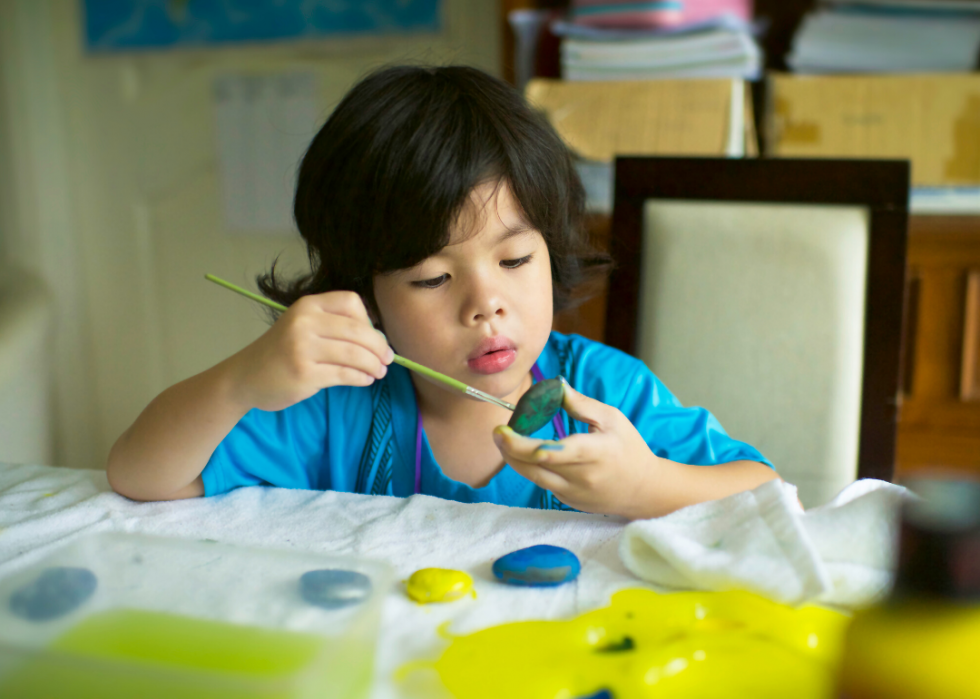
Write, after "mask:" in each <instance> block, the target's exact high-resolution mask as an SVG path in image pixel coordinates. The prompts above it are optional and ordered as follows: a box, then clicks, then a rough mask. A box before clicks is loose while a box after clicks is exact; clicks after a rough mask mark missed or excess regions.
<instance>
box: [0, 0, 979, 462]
mask: <svg viewBox="0 0 980 699" xmlns="http://www.w3.org/2000/svg"><path fill="white" fill-rule="evenodd" d="M978 49H980V2H974V1H973V0H864V1H863V2H844V1H840V2H824V3H818V2H817V1H816V0H755V2H754V3H752V2H750V0H712V1H711V2H708V1H705V2H696V1H695V0H688V1H687V2H683V3H682V2H679V1H678V2H660V3H630V2H618V3H609V2H600V1H598V0H592V1H591V2H590V1H586V0H581V1H577V0H554V1H551V2H549V1H546V0H539V1H537V2H534V1H533V0H527V1H521V0H364V1H363V2H342V1H340V0H333V1H327V0H323V1H322V2H312V1H306V2H300V1H299V0H295V1H288V2H272V1H271V0H269V1H266V2H262V1H260V0H254V1H253V2H250V3H248V2H232V1H231V0H228V1H226V2H217V1H213V2H212V1H209V0H183V1H178V0H127V1H126V2H107V1H105V0H0V461H6V462H25V463H43V464H55V465H64V466H70V467H75V468H103V467H104V464H105V460H106V456H107V454H108V450H109V448H110V446H111V445H112V443H113V442H114V441H115V439H116V438H117V437H118V436H119V434H120V433H121V432H122V431H123V430H124V429H125V428H126V427H127V426H128V425H129V424H130V423H131V422H132V420H133V419H134V418H135V417H136V416H137V415H138V414H139V412H140V410H142V408H143V407H144V406H145V405H146V404H147V403H148V402H149V401H150V400H151V399H152V398H153V396H155V395H156V394H157V393H159V392H160V391H161V390H163V389H164V388H165V387H167V386H169V385H171V384H173V383H175V382H177V381H179V380H181V379H184V378H186V377H188V376H190V375H192V374H194V373H197V372H199V371H201V370H203V369H205V368H207V367H209V366H211V365H213V364H215V363H216V362H218V361H220V360H221V359H223V358H225V357H226V356H228V355H230V354H232V353H233V352H235V351H237V350H238V349H240V348H241V347H242V346H243V345H245V344H247V343H248V342H250V341H251V340H252V339H254V338H255V337H257V336H258V335H259V334H260V333H261V332H263V330H264V329H265V328H266V327H267V323H266V317H265V314H264V312H263V311H262V310H261V309H259V308H257V307H256V305H255V304H252V303H249V302H247V301H244V300H243V299H241V298H240V297H237V296H235V295H233V294H230V293H228V292H227V291H223V290H221V289H219V288H218V287H216V286H214V285H212V284H209V283H207V282H206V281H205V280H204V274H205V273H208V272H210V273H213V274H215V275H218V276H220V277H224V278H225V279H228V280H229V281H232V282H234V283H236V284H239V285H243V286H247V287H253V279H254V277H255V275H256V274H258V273H260V272H262V271H264V270H265V269H267V268H268V266H269V264H270V262H271V261H272V260H273V259H274V258H275V257H276V256H277V255H278V256H281V258H280V259H281V260H282V263H283V265H284V267H285V268H286V269H287V270H294V271H299V270H301V269H303V268H304V266H305V264H306V260H305V251H304V249H303V247H302V245H301V244H300V240H299V237H298V235H296V233H295V231H294V229H293V225H292V221H291V214H290V209H289V206H290V201H289V197H290V195H291V189H292V185H293V178H294V176H295V167H296V164H297V162H298V160H299V158H300V157H301V155H302V152H303V148H304V146H305V145H306V143H308V141H309V140H310V138H312V136H313V135H314V134H315V132H316V130H317V129H318V128H319V126H320V125H321V124H322V123H323V121H324V119H325V118H326V117H327V115H328V114H329V113H330V110H331V109H332V108H333V106H334V105H335V104H336V103H337V101H338V100H339V99H340V98H341V97H342V96H343V94H344V93H345V92H346V91H347V89H349V88H350V87H351V86H352V85H353V83H355V82H356V81H357V80H358V79H359V78H360V77H362V76H363V75H364V74H365V73H366V72H367V71H369V70H371V69H373V68H376V67H379V66H381V65H383V64H386V63H397V62H406V61H407V62H431V63H465V64H469V65H474V66H477V67H479V68H481V69H483V70H486V71H488V72H489V73H491V74H493V75H497V76H500V77H502V78H504V79H505V80H508V81H510V82H512V83H514V84H515V85H516V86H518V87H519V88H521V89H525V90H526V91H527V94H528V96H529V98H531V99H532V101H534V102H535V103H536V104H537V105H538V106H539V107H540V108H541V109H543V110H544V111H545V113H546V114H548V116H549V118H551V119H552V121H553V122H554V123H555V125H556V128H558V129H559V132H560V133H561V134H562V136H563V137H564V138H565V139H566V141H568V142H569V144H570V145H571V146H572V147H573V148H574V150H575V151H576V153H577V154H578V155H579V158H580V163H579V164H580V168H581V172H582V174H583V177H584V178H585V180H586V182H587V184H588V187H589V196H590V211H591V223H590V225H591V227H592V233H593V235H594V236H595V238H596V241H597V242H598V243H599V244H604V241H605V240H606V238H607V236H608V227H609V214H610V207H611V201H610V191H611V181H610V172H611V162H612V159H613V158H614V157H615V155H616V154H624V153H629V154H676V155H699V154H705V155H710V154H715V155H727V156H732V157H756V156H762V157H780V156H818V157H819V156H827V157H885V158H896V157H898V158H907V159H909V160H911V161H912V166H913V175H912V176H913V185H914V186H915V187H914V191H913V197H912V214H913V215H912V217H911V225H910V237H909V250H908V264H909V268H908V274H907V279H908V281H907V285H906V299H905V301H906V305H905V308H906V323H905V334H904V340H903V368H902V390H901V394H900V396H897V397H896V400H897V401H899V402H900V404H901V411H900V418H899V436H898V457H897V458H898V467H899V472H900V473H901V472H902V471H903V470H905V471H906V472H907V471H912V470H915V469H916V468H919V467H921V466H925V465H943V466H948V467H952V468H957V469H966V470H977V469H980V218H978V216H980V77H978V76H977V74H976V68H977V55H978ZM621 80H641V81H645V83H646V86H645V87H644V89H643V90H642V91H640V93H641V95H642V94H646V95H648V96H649V98H648V100H647V102H646V103H645V104H647V105H648V106H646V107H643V108H642V109H640V108H638V107H636V105H635V104H634V103H630V106H629V109H631V110H633V111H630V112H628V113H626V112H618V113H615V114H612V115H610V110H612V111H613V112H615V111H616V109H618V108H619V106H621V105H622V104H623V103H621V102H616V100H617V99H625V98H626V97H624V96H623V95H620V96H619V97H616V96H615V94H614V93H613V92H609V90H613V89H614V86H613V84H614V83H615V82H617V81H621ZM603 84H606V86H605V87H602V85H603ZM582 90H586V91H589V90H591V91H592V92H591V93H589V94H586V93H583V92H581V91H582ZM632 93H633V95H632V97H631V99H635V96H636V95H635V93H636V91H632ZM583 95H585V96H586V97H588V98H589V99H591V100H593V102H595V101H596V95H599V96H602V99H600V100H599V101H598V102H599V104H598V106H596V107H595V108H594V109H593V110H592V111H589V112H588V113H587V114H586V115H585V117H583V120H581V122H580V123H579V124H578V125H576V124H575V123H571V122H569V121H568V120H563V119H562V118H561V114H562V113H563V112H562V109H563V107H567V105H568V104H569V103H570V101H575V100H579V101H581V100H582V99H584V97H583ZM607 96H608V97H607ZM603 104H605V110H603ZM637 109H640V111H637ZM644 110H645V111H644ZM658 110H659V111H658ZM661 112H662V113H661ZM627 115H628V116H629V117H630V118H632V119H633V120H634V121H633V122H630V124H633V125H632V126H630V125H629V124H627V126H629V128H627V127H626V126H623V124H624V123H625V122H626V116H627ZM637 123H639V124H643V125H644V126H642V127H636V126H635V124H637ZM582 124H585V125H586V126H582ZM603 293H604V292H603V291H602V290H601V289H600V293H599V296H598V297H597V298H596V299H595V300H594V301H592V302H590V303H587V304H585V305H583V306H582V307H580V308H579V309H577V310H575V311H574V312H572V313H569V314H567V315H565V316H563V317H561V318H559V319H558V321H557V327H558V328H559V329H562V330H565V331H575V332H581V333H583V334H585V335H588V336H591V337H595V338H596V339H602V335H603V313H604V309H605V297H604V295H603Z"/></svg>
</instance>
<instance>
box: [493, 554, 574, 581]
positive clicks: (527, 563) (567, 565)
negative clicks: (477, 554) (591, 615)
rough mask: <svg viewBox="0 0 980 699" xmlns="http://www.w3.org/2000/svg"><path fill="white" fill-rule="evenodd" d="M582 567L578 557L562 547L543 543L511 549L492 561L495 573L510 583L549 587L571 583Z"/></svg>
mask: <svg viewBox="0 0 980 699" xmlns="http://www.w3.org/2000/svg"><path fill="white" fill-rule="evenodd" d="M581 569H582V566H581V564H579V562H578V558H577V557H576V556H575V554H574V553H572V552H571V551H569V550H568V549H563V548H562V547H561V546H549V545H547V544H540V545H538V546H529V547H528V548H526V549H519V550H517V551H512V552H510V553H508V554H507V555H506V556H501V557H500V558H498V559H497V560H496V561H494V562H493V574H494V575H496V576H497V577H498V578H499V579H500V580H503V581H504V582H505V583H509V584H511V585H525V586H528V587H548V586H552V585H561V584H562V583H566V582H570V581H572V580H574V579H575V578H577V577H578V573H579V571H580V570H581Z"/></svg>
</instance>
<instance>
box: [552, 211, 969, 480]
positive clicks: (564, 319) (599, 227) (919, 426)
mask: <svg viewBox="0 0 980 699" xmlns="http://www.w3.org/2000/svg"><path fill="white" fill-rule="evenodd" d="M609 223H610V219H609V217H608V216H593V217H592V218H591V219H590V221H589V227H590V230H591V233H592V236H593V239H594V241H595V242H596V244H597V245H599V246H600V247H602V248H603V249H605V247H606V245H607V243H608V239H609ZM907 260H908V265H907V269H908V273H907V287H906V289H907V293H906V300H905V304H906V306H905V307H906V319H905V332H904V340H903V362H902V382H901V383H902V387H903V388H902V394H901V396H900V411H899V422H898V445H897V457H896V461H897V463H896V469H897V470H896V473H897V475H898V476H901V475H903V474H908V473H911V472H914V471H915V470H917V469H920V468H925V467H930V468H931V467H937V466H938V467H944V468H948V469H952V470H972V471H976V472H980V216H955V217H952V216H912V217H911V218H910V225H909V246H908V257H907ZM605 310H606V289H605V286H604V285H603V286H601V287H600V288H599V289H598V290H597V293H596V294H595V295H594V296H593V297H591V298H590V299H589V300H587V301H586V302H585V303H583V304H581V305H580V306H578V307H576V308H573V309H570V310H567V311H565V312H563V313H561V314H559V315H558V317H557V318H556V320H555V328H556V329H557V330H559V331H560V332H566V333H567V332H574V333H579V334H581V335H585V336H586V337H590V338H593V339H596V340H602V339H603V338H604V334H605Z"/></svg>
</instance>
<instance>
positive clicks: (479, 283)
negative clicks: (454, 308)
mask: <svg viewBox="0 0 980 699" xmlns="http://www.w3.org/2000/svg"><path fill="white" fill-rule="evenodd" d="M502 315H504V296H503V289H501V288H500V286H499V285H497V284H494V283H492V282H491V281H490V280H485V279H477V280H473V282H472V284H471V286H470V290H469V294H467V303H465V304H464V307H463V322H464V323H473V324H475V323H481V322H486V321H488V320H490V319H491V318H497V317H500V316H502Z"/></svg>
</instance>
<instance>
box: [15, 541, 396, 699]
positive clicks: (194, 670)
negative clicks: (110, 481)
mask: <svg viewBox="0 0 980 699" xmlns="http://www.w3.org/2000/svg"><path fill="white" fill-rule="evenodd" d="M304 576H305V577H304ZM311 580H312V581H313V582H315V583H316V590H314V592H316V593H317V594H316V595H312V593H311ZM336 580H339V581H340V582H341V583H342V585H341V586H340V587H336V586H334V587H331V588H330V589H326V588H325V587H324V585H326V584H327V583H330V582H331V581H336ZM354 583H356V585H355V584H354ZM392 583H393V573H392V571H391V570H390V568H389V567H388V565H387V564H385V563H383V562H379V561H372V560H367V559H361V558H353V557H345V556H334V555H326V554H312V553H307V552H299V551H288V550H266V549H258V548H250V547H240V546H232V545H228V544H221V543H217V542H213V541H208V540H200V541H194V540H184V539H169V538H161V537H151V536H144V535H138V534H123V533H109V534H96V535H92V536H88V537H85V538H82V539H79V540H77V541H76V542H74V543H72V544H70V545H68V546H67V547H64V548H62V549H60V550H58V551H56V552H54V553H53V554H52V555H50V556H48V557H47V558H45V559H43V560H41V561H39V562H38V563H36V564H34V565H33V566H31V567H29V568H27V569H25V570H22V571H20V572H18V573H15V574H13V575H10V576H8V577H6V578H4V579H2V580H0V696H5V697H6V696H9V697H21V698H23V699H35V698H37V699H40V698H41V697H44V698H45V699H47V698H58V697H69V696H71V697H93V698H94V697H99V698H100V699H103V698H104V699H115V698H116V697H120V698H122V697H137V696H138V697H152V698H156V697H159V698H160V699H163V698H164V697H168V698H169V697H176V696H179V697H182V698H188V699H192V698H196V697H201V698H202V699H203V698H205V697H207V699H212V698H215V697H228V698H229V699H231V698H232V697H235V698H239V697H244V698H247V699H271V698H272V697H275V698H276V699H305V698H306V697H322V696H331V697H351V698H355V697H363V696H365V695H366V694H367V691H368V688H369V686H370V683H371V678H372V674H373V665H374V649H375V645H376V641H377V634H378V627H379V622H380V616H381V606H382V599H383V597H384V595H385V594H386V593H387V592H388V591H389V590H390V588H391V585H392ZM324 600H326V602H325V601H324Z"/></svg>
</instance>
